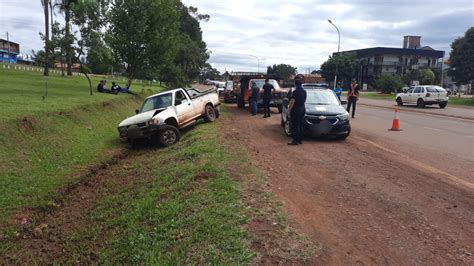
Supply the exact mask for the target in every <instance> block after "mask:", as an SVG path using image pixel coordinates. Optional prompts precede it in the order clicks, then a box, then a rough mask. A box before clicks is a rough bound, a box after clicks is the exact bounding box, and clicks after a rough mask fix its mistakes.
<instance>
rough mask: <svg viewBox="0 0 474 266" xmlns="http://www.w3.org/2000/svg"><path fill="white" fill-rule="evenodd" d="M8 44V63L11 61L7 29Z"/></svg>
mask: <svg viewBox="0 0 474 266" xmlns="http://www.w3.org/2000/svg"><path fill="white" fill-rule="evenodd" d="M7 44H8V63H10V62H11V60H10V39H9V38H8V31H7Z"/></svg>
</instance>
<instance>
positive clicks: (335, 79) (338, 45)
mask: <svg viewBox="0 0 474 266" xmlns="http://www.w3.org/2000/svg"><path fill="white" fill-rule="evenodd" d="M328 22H329V23H330V24H331V25H333V26H334V28H336V30H337V36H338V37H339V38H338V41H337V55H339V48H340V47H341V33H340V32H339V29H338V28H337V26H336V25H334V23H332V21H331V20H330V19H328ZM337 70H338V65H337V60H336V74H335V75H334V89H335V88H336V82H337Z"/></svg>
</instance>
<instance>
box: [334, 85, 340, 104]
mask: <svg viewBox="0 0 474 266" xmlns="http://www.w3.org/2000/svg"><path fill="white" fill-rule="evenodd" d="M334 93H336V96H337V98H338V99H339V101H341V94H342V87H341V82H340V81H339V82H338V83H337V87H336V88H334Z"/></svg>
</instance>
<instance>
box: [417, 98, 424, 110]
mask: <svg viewBox="0 0 474 266" xmlns="http://www.w3.org/2000/svg"><path fill="white" fill-rule="evenodd" d="M416 106H418V107H419V108H424V107H425V101H423V99H421V98H420V99H418V101H417V102H416Z"/></svg>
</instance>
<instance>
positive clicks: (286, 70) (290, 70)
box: [267, 64, 296, 81]
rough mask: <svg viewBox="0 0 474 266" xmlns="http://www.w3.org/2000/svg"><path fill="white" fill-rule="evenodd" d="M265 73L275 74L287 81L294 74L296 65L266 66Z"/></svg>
mask: <svg viewBox="0 0 474 266" xmlns="http://www.w3.org/2000/svg"><path fill="white" fill-rule="evenodd" d="M267 74H277V75H279V76H280V77H281V78H282V79H284V80H286V81H288V80H289V79H290V77H291V76H294V75H295V74H296V67H293V66H291V65H287V64H279V65H273V66H268V67H267Z"/></svg>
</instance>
